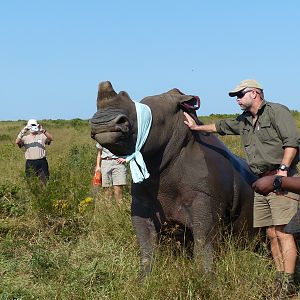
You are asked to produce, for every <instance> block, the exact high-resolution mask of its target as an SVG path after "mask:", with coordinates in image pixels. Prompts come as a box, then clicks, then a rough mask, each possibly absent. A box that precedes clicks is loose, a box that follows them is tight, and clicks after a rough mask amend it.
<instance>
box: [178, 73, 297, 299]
mask: <svg viewBox="0 0 300 300" xmlns="http://www.w3.org/2000/svg"><path fill="white" fill-rule="evenodd" d="M229 96H230V97H236V101H237V103H238V105H239V106H240V108H241V109H242V110H243V113H242V114H241V115H239V116H238V117H236V118H233V119H223V120H217V121H216V122H215V123H214V124H207V125H197V124H196V122H195V121H194V120H193V119H192V118H191V117H190V116H189V115H188V114H187V113H184V115H185V117H186V120H185V121H184V123H185V124H186V125H187V126H188V127H189V128H190V129H191V130H196V131H200V132H217V133H219V134H220V135H225V134H228V135H240V136H241V139H242V145H243V147H244V151H245V154H246V159H247V162H248V164H249V167H250V169H251V170H252V172H253V173H254V174H256V175H257V176H258V177H263V176H266V175H271V174H274V175H276V176H275V178H276V179H275V181H274V185H275V186H276V189H277V193H276V194H274V193H272V194H269V195H267V196H264V195H260V194H258V193H255V199H254V210H253V213H254V220H253V223H254V227H266V230H267V235H268V237H269V238H270V241H271V252H272V257H273V260H274V263H275V266H276V270H277V274H276V287H278V288H279V290H284V291H285V292H286V293H287V294H289V295H292V294H293V293H295V288H294V272H295V264H296V258H297V248H296V244H295V240H294V237H293V235H291V234H288V233H285V231H284V228H285V226H286V224H288V223H289V221H290V220H291V218H292V217H293V216H294V215H295V214H296V212H297V208H298V202H297V201H295V200H293V199H291V198H294V199H298V196H297V195H295V194H293V193H289V194H288V195H287V196H288V197H286V195H283V194H282V193H280V182H281V178H282V177H286V176H296V175H297V169H296V164H297V163H298V161H299V159H298V155H297V153H298V148H299V133H298V132H297V128H296V124H295V121H294V119H293V116H292V115H291V113H290V111H289V110H288V108H287V107H285V106H283V105H281V104H278V103H271V102H267V101H265V100H264V92H263V88H262V86H261V85H260V83H258V82H257V81H256V80H253V79H247V80H243V81H242V82H240V83H239V84H238V85H237V86H236V87H235V88H234V89H233V90H232V91H230V92H229ZM289 197H291V198H289Z"/></svg>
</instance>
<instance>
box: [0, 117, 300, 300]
mask: <svg viewBox="0 0 300 300" xmlns="http://www.w3.org/2000/svg"><path fill="white" fill-rule="evenodd" d="M293 113H294V116H295V118H296V121H297V124H298V126H299V121H298V120H300V118H299V113H297V112H293ZM218 117H220V116H216V115H213V116H209V117H205V118H203V121H204V122H205V123H209V122H211V121H213V120H215V119H216V118H218ZM25 123H26V122H25V121H15V122H9V121H6V122H0V169H1V172H0V299H1V300H2V299H22V300H23V299H72V300H73V299H120V300H121V299H193V300H194V299H265V298H266V295H269V293H270V289H271V286H272V278H273V276H274V272H275V270H274V267H273V264H272V260H271V259H270V255H269V250H268V249H267V246H266V245H263V246H262V248H261V249H260V251H259V252H254V251H253V249H254V246H255V241H253V242H251V243H249V245H248V246H247V247H244V248H239V247H238V246H237V245H236V242H235V241H234V239H232V238H230V236H229V237H225V240H224V242H223V244H222V245H221V246H220V250H219V252H218V253H217V255H216V259H215V268H214V272H213V273H212V274H207V273H204V272H203V271H202V270H201V268H200V263H199V262H198V261H194V260H191V259H188V258H187V256H186V255H184V253H182V255H178V253H177V254H176V253H174V251H173V247H172V245H171V243H169V244H168V243H167V244H166V245H164V247H161V248H160V249H159V250H158V255H157V256H156V259H155V264H154V268H153V272H152V273H151V275H150V276H149V277H148V278H147V279H146V281H145V282H144V283H143V284H140V283H139V281H138V278H139V248H138V245H137V242H136V238H135V235H134V232H133V229H132V226H131V220H130V192H129V187H127V188H126V190H125V201H124V205H123V206H122V207H118V206H117V205H116V204H115V202H114V201H110V200H108V199H105V197H104V193H103V192H102V190H101V189H100V190H99V191H98V193H95V191H94V190H93V189H92V188H91V179H92V174H93V168H94V164H95V159H96V152H97V151H96V148H95V142H94V141H93V140H92V139H91V138H90V128H89V124H88V122H87V121H84V120H80V119H74V120H71V121H66V120H45V121H43V122H41V123H42V124H43V125H44V127H45V128H46V129H47V130H48V131H50V132H51V133H52V134H53V136H54V142H53V143H52V144H51V145H50V146H48V147H47V157H48V161H49V167H50V176H51V177H50V180H49V183H48V184H47V186H46V187H45V188H42V187H41V186H40V184H39V183H38V182H36V181H33V182H31V183H30V184H27V182H26V180H25V178H24V163H25V159H24V153H23V151H22V150H20V149H19V148H18V147H17V146H16V145H15V144H14V140H15V138H16V135H17V133H18V132H19V130H20V129H21V128H22V127H23V126H24V125H25ZM222 140H223V142H224V143H225V144H227V146H228V147H229V148H230V149H231V150H232V151H233V152H234V153H236V154H238V155H243V152H242V150H241V145H240V140H239V138H238V137H229V136H225V137H222ZM269 299H270V298H269Z"/></svg>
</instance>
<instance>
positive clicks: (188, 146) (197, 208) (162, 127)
mask: <svg viewBox="0 0 300 300" xmlns="http://www.w3.org/2000/svg"><path fill="white" fill-rule="evenodd" d="M195 102H196V99H195V97H194V96H189V95H184V94H182V93H181V92H180V91H179V90H177V89H173V90H171V91H169V92H167V93H163V94H160V95H156V96H150V97H146V98H144V99H143V100H142V101H141V103H144V104H146V105H148V106H149V107H150V109H151V111H152V117H153V122H152V126H151V130H150V133H149V136H148V138H147V140H146V143H145V144H144V146H143V147H142V149H141V153H142V155H143V158H144V161H145V163H146V166H147V169H148V171H149V173H150V177H149V178H148V179H146V180H144V181H143V182H142V183H132V186H131V194H132V205H131V216H132V223H133V227H134V230H135V233H136V236H137V239H138V242H139V245H140V250H141V270H142V273H143V274H146V273H148V272H149V271H150V270H151V264H152V260H153V253H154V248H155V244H156V241H157V234H158V233H159V232H160V231H161V230H162V229H163V227H164V226H165V225H166V224H178V225H179V226H181V228H185V229H186V230H184V231H190V232H191V233H192V236H193V242H194V244H193V246H194V248H193V256H194V258H197V257H198V258H200V259H201V262H202V265H203V267H204V268H205V269H206V270H211V268H212V262H213V248H214V245H215V242H216V241H217V240H218V238H217V237H218V232H219V230H220V225H228V224H231V225H232V230H233V232H236V233H241V231H242V230H244V231H245V232H248V233H250V232H251V233H253V228H252V207H253V191H252V189H251V186H250V184H251V182H252V181H253V180H254V178H253V177H252V175H251V172H250V171H249V169H248V166H247V164H246V163H245V162H244V160H242V159H240V158H238V157H236V156H235V155H233V154H232V153H231V152H230V151H229V150H228V149H227V148H226V146H225V145H224V144H223V143H222V142H221V141H220V140H219V139H218V138H217V137H216V136H215V135H212V134H207V133H205V134H201V133H196V132H192V131H191V130H190V129H189V128H188V127H187V126H186V125H185V124H184V122H183V121H184V115H183V111H186V112H188V113H189V114H190V115H191V116H192V117H193V118H194V119H195V120H197V122H199V121H198V118H197V116H196V114H195V111H194V110H193V109H192V108H190V107H191V106H193V105H194V104H195ZM185 104H189V105H190V106H185ZM91 136H92V137H93V138H94V139H95V140H96V141H97V142H99V143H100V144H101V145H102V146H104V147H106V148H108V149H109V150H110V151H112V152H113V153H114V154H116V155H119V156H125V155H129V154H132V153H133V152H134V151H135V142H136V138H137V116H136V110H135V105H134V102H133V101H132V100H131V99H130V97H129V95H128V94H127V93H126V92H124V91H121V92H120V93H119V94H117V93H116V92H115V91H114V89H113V87H112V85H111V83H110V82H108V81H106V82H102V83H100V84H99V89H98V97H97V112H96V113H95V114H94V116H93V118H92V119H91Z"/></svg>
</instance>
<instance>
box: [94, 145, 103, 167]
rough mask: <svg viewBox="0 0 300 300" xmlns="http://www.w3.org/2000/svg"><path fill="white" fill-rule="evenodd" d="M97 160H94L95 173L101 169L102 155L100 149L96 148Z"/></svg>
mask: <svg viewBox="0 0 300 300" xmlns="http://www.w3.org/2000/svg"><path fill="white" fill-rule="evenodd" d="M97 150H98V151H97V158H96V167H95V172H97V171H100V169H101V154H102V149H100V148H97Z"/></svg>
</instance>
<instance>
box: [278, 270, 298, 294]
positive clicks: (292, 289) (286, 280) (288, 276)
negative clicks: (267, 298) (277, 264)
mask: <svg viewBox="0 0 300 300" xmlns="http://www.w3.org/2000/svg"><path fill="white" fill-rule="evenodd" d="M280 294H281V295H282V296H283V298H282V299H289V298H292V297H295V296H297V295H298V293H297V289H296V285H295V281H294V273H284V274H283V281H282V289H281V293H280ZM284 297H285V298H284Z"/></svg>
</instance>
